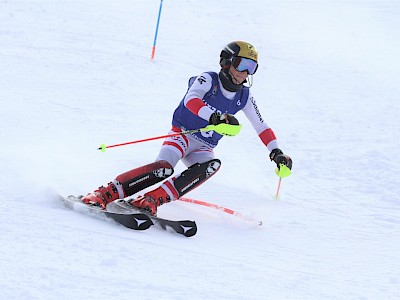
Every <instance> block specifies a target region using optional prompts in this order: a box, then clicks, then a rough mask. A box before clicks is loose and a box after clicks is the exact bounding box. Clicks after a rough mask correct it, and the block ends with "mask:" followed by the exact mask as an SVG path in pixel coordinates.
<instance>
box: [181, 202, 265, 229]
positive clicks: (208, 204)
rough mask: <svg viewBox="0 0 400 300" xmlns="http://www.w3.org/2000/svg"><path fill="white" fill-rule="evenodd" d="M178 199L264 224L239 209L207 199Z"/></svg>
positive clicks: (259, 224)
mask: <svg viewBox="0 0 400 300" xmlns="http://www.w3.org/2000/svg"><path fill="white" fill-rule="evenodd" d="M178 200H180V201H183V202H188V203H193V204H197V205H201V206H206V207H210V208H214V209H216V210H218V211H222V212H224V213H227V214H230V215H232V216H235V217H239V218H241V219H243V220H245V221H248V222H252V223H255V224H257V225H258V226H261V225H262V221H257V220H256V219H253V218H251V217H248V216H245V215H243V214H241V213H239V212H237V211H234V210H232V209H229V208H226V207H223V206H220V205H218V204H213V203H209V202H205V201H201V200H196V199H191V198H184V197H181V198H179V199H178Z"/></svg>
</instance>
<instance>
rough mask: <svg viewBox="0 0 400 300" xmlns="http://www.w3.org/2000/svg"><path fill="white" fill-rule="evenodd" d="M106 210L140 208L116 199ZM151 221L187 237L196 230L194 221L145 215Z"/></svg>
mask: <svg viewBox="0 0 400 300" xmlns="http://www.w3.org/2000/svg"><path fill="white" fill-rule="evenodd" d="M107 210H108V211H112V212H115V213H125V214H127V213H137V212H138V211H139V212H140V210H138V209H136V208H134V207H132V206H131V205H130V204H129V203H128V202H127V201H126V200H123V199H118V200H116V201H113V202H111V203H109V204H108V205H107ZM146 216H148V217H149V218H150V220H151V221H152V222H153V225H155V226H157V227H159V228H161V229H163V230H167V231H170V230H172V231H174V232H176V233H179V234H182V235H184V236H187V237H191V236H193V235H195V234H196V232H197V225H196V222H195V221H189V220H181V221H173V220H167V219H163V218H159V217H155V216H151V215H147V214H146Z"/></svg>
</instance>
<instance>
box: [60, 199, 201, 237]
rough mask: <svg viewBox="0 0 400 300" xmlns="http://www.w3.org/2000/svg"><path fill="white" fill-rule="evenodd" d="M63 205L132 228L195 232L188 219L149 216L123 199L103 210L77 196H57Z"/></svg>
mask: <svg viewBox="0 0 400 300" xmlns="http://www.w3.org/2000/svg"><path fill="white" fill-rule="evenodd" d="M59 198H60V200H62V202H63V203H64V206H66V207H67V208H70V209H72V210H75V211H78V212H88V213H90V214H92V215H95V216H98V217H105V218H107V219H111V220H114V221H115V222H117V223H119V224H121V225H122V226H125V227H127V228H130V229H133V230H146V229H149V228H150V227H151V226H153V225H155V226H156V227H158V228H161V229H163V230H167V231H173V232H175V233H178V234H181V235H183V236H186V237H191V236H194V235H195V234H196V232H197V226H196V222H194V221H189V220H182V221H173V220H167V219H163V218H158V217H155V216H150V215H148V214H146V213H144V212H141V211H139V210H137V209H135V208H133V207H130V206H128V205H129V204H127V203H126V201H124V200H116V201H114V202H111V203H109V204H108V205H107V209H106V210H103V209H101V208H99V207H97V206H91V205H87V204H85V203H83V202H82V201H81V200H80V198H79V197H75V196H68V197H66V198H65V197H62V196H60V197H59Z"/></svg>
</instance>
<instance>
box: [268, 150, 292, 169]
mask: <svg viewBox="0 0 400 300" xmlns="http://www.w3.org/2000/svg"><path fill="white" fill-rule="evenodd" d="M269 158H270V159H271V160H272V161H274V162H275V163H276V165H277V166H278V169H279V168H280V166H281V164H282V165H285V166H287V167H288V168H289V169H290V170H291V169H292V159H291V158H290V156H289V155H286V154H283V152H282V150H281V149H279V148H276V149H274V150H272V151H271V153H270V154H269Z"/></svg>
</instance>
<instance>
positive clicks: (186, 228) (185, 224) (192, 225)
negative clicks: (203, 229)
mask: <svg viewBox="0 0 400 300" xmlns="http://www.w3.org/2000/svg"><path fill="white" fill-rule="evenodd" d="M179 225H180V227H181V229H182V232H181V233H182V234H183V235H184V236H186V237H191V236H194V235H195V234H196V233H197V225H196V222H194V221H180V222H179Z"/></svg>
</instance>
